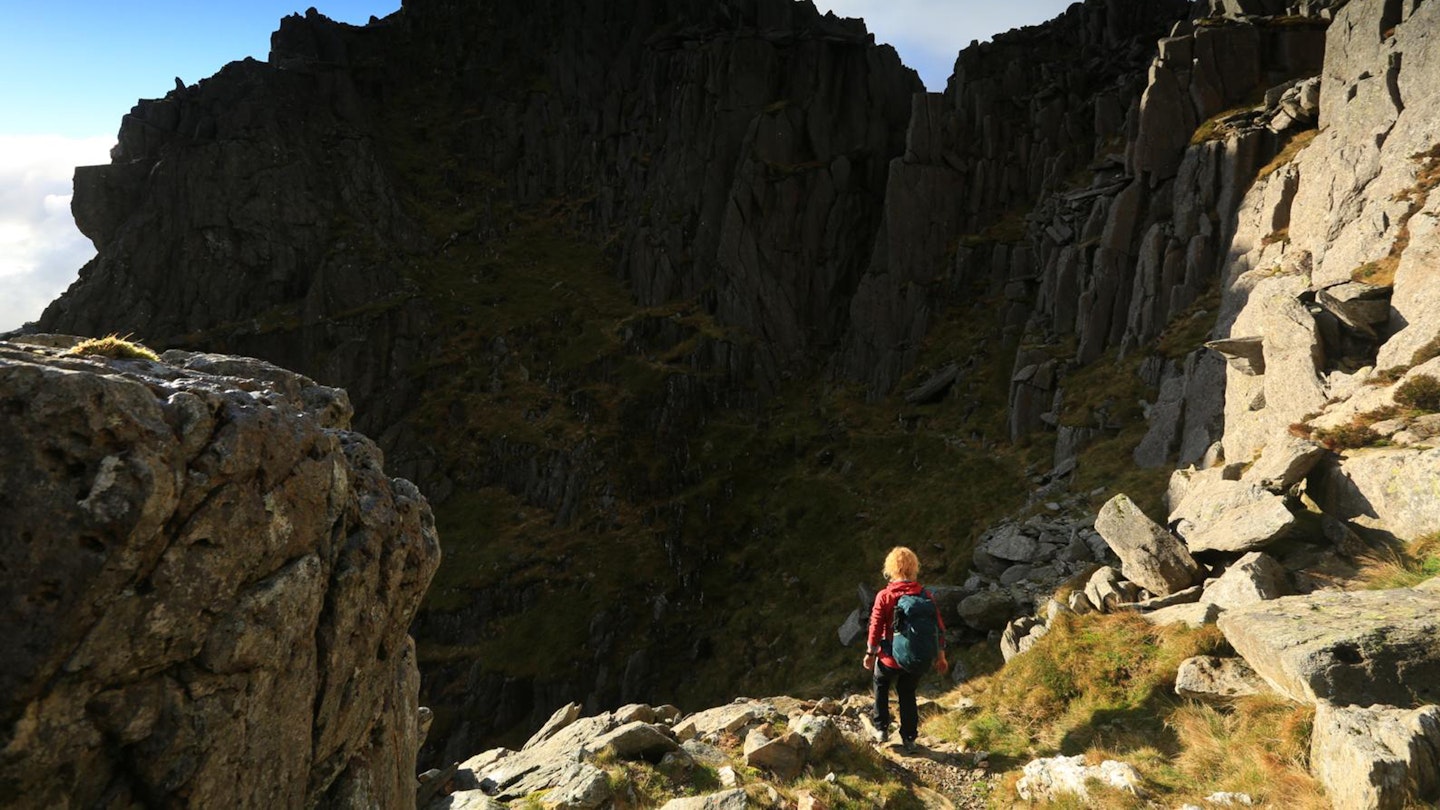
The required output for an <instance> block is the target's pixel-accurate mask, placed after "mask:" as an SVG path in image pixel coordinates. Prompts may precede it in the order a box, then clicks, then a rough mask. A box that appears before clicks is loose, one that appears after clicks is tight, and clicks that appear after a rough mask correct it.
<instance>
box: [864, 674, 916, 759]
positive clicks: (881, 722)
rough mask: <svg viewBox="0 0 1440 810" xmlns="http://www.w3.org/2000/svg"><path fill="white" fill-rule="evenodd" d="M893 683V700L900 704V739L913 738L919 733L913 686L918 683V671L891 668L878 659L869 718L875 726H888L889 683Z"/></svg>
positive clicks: (881, 727) (884, 727)
mask: <svg viewBox="0 0 1440 810" xmlns="http://www.w3.org/2000/svg"><path fill="white" fill-rule="evenodd" d="M891 683H894V684H895V701H896V702H897V703H899V704H900V739H902V740H913V739H915V736H916V735H917V734H919V733H920V713H919V712H918V711H916V709H915V687H916V686H918V685H919V684H920V673H918V672H906V671H905V670H903V669H891V668H889V667H887V666H885V665H884V664H882V663H880V662H879V661H876V662H875V679H874V682H873V684H872V685H873V687H874V689H873V693H872V694H873V695H874V697H875V713H874V714H873V715H871V717H870V719H871V720H874V721H875V727H876V728H879V729H887V728H889V727H890V684H891Z"/></svg>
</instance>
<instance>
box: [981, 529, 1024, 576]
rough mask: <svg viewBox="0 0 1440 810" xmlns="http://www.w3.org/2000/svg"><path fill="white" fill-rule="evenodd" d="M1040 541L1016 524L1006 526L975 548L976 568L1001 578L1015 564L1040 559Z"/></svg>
mask: <svg viewBox="0 0 1440 810" xmlns="http://www.w3.org/2000/svg"><path fill="white" fill-rule="evenodd" d="M1039 554H1040V541H1038V540H1036V539H1035V538H1033V537H1031V536H1030V535H1028V534H1026V533H1025V530H1024V529H1023V528H1022V527H1020V526H1018V525H1016V524H1013V523H1011V524H1006V525H1005V526H1002V527H1000V528H999V529H997V530H995V532H994V533H992V534H991V535H990V536H988V537H985V538H983V539H982V540H981V541H980V542H979V543H978V544H976V546H975V553H974V560H975V567H976V568H977V569H979V570H980V571H981V572H983V573H986V574H989V575H990V576H999V575H1000V573H1001V572H1003V571H1004V570H1005V569H1006V568H1009V567H1010V566H1011V565H1014V564H1015V563H1031V562H1035V561H1036V560H1037V559H1038V558H1039Z"/></svg>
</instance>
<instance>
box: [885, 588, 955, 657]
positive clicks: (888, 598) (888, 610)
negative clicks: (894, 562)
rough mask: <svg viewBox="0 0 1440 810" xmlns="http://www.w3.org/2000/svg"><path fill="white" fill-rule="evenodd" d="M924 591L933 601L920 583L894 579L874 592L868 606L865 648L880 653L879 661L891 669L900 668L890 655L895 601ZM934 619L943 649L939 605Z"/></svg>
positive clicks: (942, 626) (943, 623) (942, 630)
mask: <svg viewBox="0 0 1440 810" xmlns="http://www.w3.org/2000/svg"><path fill="white" fill-rule="evenodd" d="M922 592H923V593H924V594H925V595H926V596H928V597H930V601H931V602H934V601H935V597H934V596H933V595H931V593H930V592H929V591H927V590H925V589H924V588H923V587H921V585H920V583H918V582H912V581H910V580H908V579H900V580H896V581H894V582H892V583H890V584H889V585H886V586H885V589H884V590H882V591H880V593H877V594H875V605H874V606H873V607H871V608H870V635H869V636H868V637H867V638H866V645H867V646H866V649H867V650H868V651H869V652H873V653H879V654H880V663H882V664H884V665H885V666H887V667H889V668H891V669H900V665H899V664H897V663H895V659H894V658H893V657H891V655H890V641H891V639H892V638H893V637H894V635H895V603H896V602H898V601H899V600H900V597H902V596H910V595H912V594H917V593H922ZM935 621H936V623H937V624H938V625H939V626H940V649H941V650H944V649H945V618H944V617H943V616H941V615H940V606H939V605H938V604H937V605H936V606H935Z"/></svg>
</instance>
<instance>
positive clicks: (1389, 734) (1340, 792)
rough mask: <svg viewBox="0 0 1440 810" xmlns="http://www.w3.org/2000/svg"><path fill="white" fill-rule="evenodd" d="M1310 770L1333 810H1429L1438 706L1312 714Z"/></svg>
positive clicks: (1439, 793)
mask: <svg viewBox="0 0 1440 810" xmlns="http://www.w3.org/2000/svg"><path fill="white" fill-rule="evenodd" d="M1310 771H1311V772H1312V773H1313V774H1315V777H1316V778H1317V779H1318V780H1320V784H1322V785H1324V786H1325V793H1326V794H1327V795H1328V796H1329V797H1330V800H1331V802H1332V803H1333V804H1334V805H1335V806H1336V807H1344V808H1347V810H1348V808H1356V810H1381V808H1398V807H1414V806H1418V805H1422V804H1423V805H1428V806H1431V807H1434V806H1435V805H1436V802H1437V800H1440V706H1425V707H1423V708H1419V709H1412V710H1407V709H1397V708H1395V707H1393V706H1370V707H1359V706H1334V705H1331V704H1329V703H1321V704H1320V705H1319V706H1317V707H1316V710H1315V728H1314V731H1313V732H1312V734H1311V737H1310Z"/></svg>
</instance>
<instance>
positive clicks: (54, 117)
mask: <svg viewBox="0 0 1440 810" xmlns="http://www.w3.org/2000/svg"><path fill="white" fill-rule="evenodd" d="M607 1H609V2H616V1H618V0H607ZM314 4H315V6H316V8H318V9H319V10H320V11H321V13H323V14H325V15H327V16H329V17H331V18H333V19H337V20H341V21H344V22H348V23H353V24H357V25H363V24H364V23H365V22H367V21H368V20H369V18H370V16H371V15H375V16H377V17H383V16H385V15H387V14H390V13H392V12H394V11H395V10H396V9H398V8H399V5H400V2H399V0H314ZM815 4H816V6H817V7H819V8H820V9H821V10H822V11H825V10H833V11H834V12H835V13H836V14H838V15H840V16H842V17H864V18H865V20H866V23H867V24H868V25H869V28H870V30H871V31H872V32H873V33H874V34H875V36H876V39H877V40H880V41H882V42H888V43H890V44H892V45H894V46H895V48H896V50H898V51H899V52H900V56H901V58H902V59H903V60H904V61H905V63H906V64H907V65H909V66H910V67H913V68H915V69H916V70H918V71H919V72H920V75H921V78H922V79H924V80H925V82H926V84H927V86H928V87H929V88H930V89H931V90H936V91H938V90H942V89H944V86H945V79H946V78H947V77H948V76H949V74H950V70H951V68H952V66H953V64H954V61H955V54H956V52H958V51H959V50H960V49H961V48H963V47H965V46H966V45H968V44H969V43H970V42H971V41H972V40H976V39H979V40H984V39H988V38H989V37H990V36H992V35H993V34H995V33H997V32H1000V31H1005V30H1008V29H1010V28H1014V27H1016V26H1020V25H1031V24H1034V23H1038V22H1042V21H1044V20H1047V19H1050V18H1051V17H1054V16H1056V15H1057V14H1059V13H1060V12H1062V11H1064V10H1065V8H1066V7H1067V6H1068V5H1069V0H1007V1H1006V2H1000V3H997V2H994V0H815ZM305 8H306V6H304V5H297V2H294V1H292V2H286V1H285V0H189V1H188V2H176V0H142V1H141V2H134V1H133V0H132V1H130V2H127V0H48V1H47V0H39V1H38V2H36V0H0V110H3V111H4V112H3V113H0V331H4V330H7V329H12V328H14V327H17V326H19V325H20V324H22V323H23V322H25V321H28V320H33V319H34V318H36V317H38V316H39V314H40V311H41V310H42V309H43V308H44V306H45V304H47V303H48V302H49V301H50V300H52V299H53V298H55V296H57V295H59V294H60V293H61V292H62V291H63V290H64V289H65V287H67V286H68V285H69V284H70V282H71V281H73V280H74V278H75V275H76V272H77V271H78V270H79V268H80V266H81V265H83V264H84V263H85V262H86V261H88V260H89V259H90V258H91V257H92V256H93V255H94V249H93V247H92V246H91V245H90V243H89V241H88V240H87V239H85V238H84V237H83V236H82V235H81V234H80V233H79V232H78V231H76V230H75V226H74V223H73V221H71V219H70V211H69V203H70V178H71V174H72V172H73V168H74V167H75V166H77V165H86V164H92V163H104V162H106V161H107V160H108V157H107V155H108V151H109V148H110V146H111V145H112V144H113V143H114V139H115V133H116V132H117V131H118V130H119V127H120V118H121V116H123V115H124V114H125V113H127V112H129V110H130V108H131V107H132V106H134V104H135V102H136V101H137V100H138V99H141V98H157V97H160V96H163V95H165V93H167V92H169V91H170V90H171V89H173V88H174V86H175V79H176V77H179V78H180V79H183V80H184V81H185V82H186V83H187V84H193V83H195V82H197V81H199V80H200V79H203V78H206V77H208V76H210V75H212V74H214V73H215V72H216V71H217V70H219V69H220V68H221V67H222V66H223V65H225V64H226V63H228V62H231V61H234V60H237V59H243V58H245V57H246V56H253V57H255V58H256V59H260V60H264V59H265V57H266V55H267V53H268V52H269V48H270V33H271V32H272V31H274V30H275V29H276V28H277V27H278V25H279V21H280V18H281V17H284V16H285V15H287V14H293V13H304V11H305Z"/></svg>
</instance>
